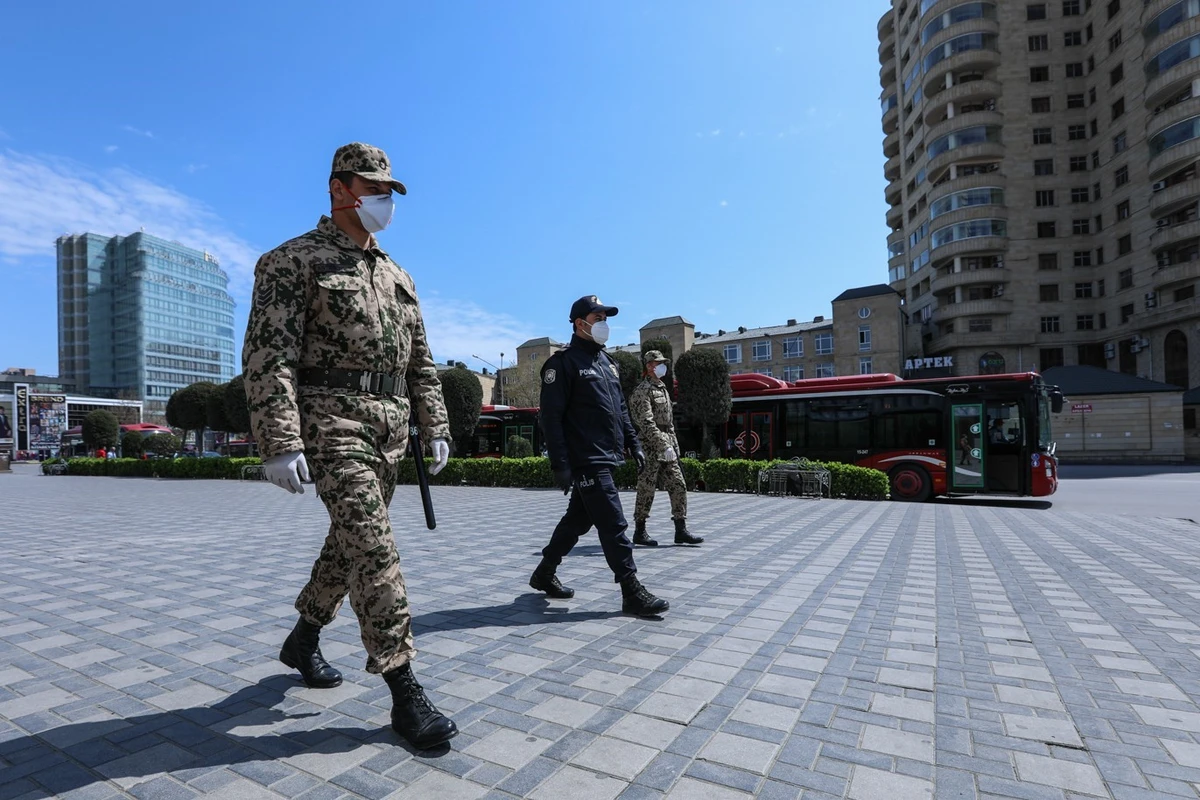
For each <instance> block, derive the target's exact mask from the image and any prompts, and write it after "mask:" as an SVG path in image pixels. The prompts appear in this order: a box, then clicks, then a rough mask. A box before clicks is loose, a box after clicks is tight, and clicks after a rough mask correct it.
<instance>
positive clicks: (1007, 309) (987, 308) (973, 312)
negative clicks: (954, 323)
mask: <svg viewBox="0 0 1200 800" xmlns="http://www.w3.org/2000/svg"><path fill="white" fill-rule="evenodd" d="M1012 306H1013V301H1012V300H1008V299H1006V298H1003V297H993V298H991V299H990V300H964V301H963V302H961V303H951V304H950V305H942V304H940V303H939V304H938V309H937V318H938V321H940V322H945V321H948V320H952V319H959V318H960V317H989V316H999V315H1004V314H1011V313H1012Z"/></svg>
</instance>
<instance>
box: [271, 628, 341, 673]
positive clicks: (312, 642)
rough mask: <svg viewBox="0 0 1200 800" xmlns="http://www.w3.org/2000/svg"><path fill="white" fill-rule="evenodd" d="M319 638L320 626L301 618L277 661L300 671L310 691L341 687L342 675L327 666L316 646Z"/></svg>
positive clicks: (284, 643)
mask: <svg viewBox="0 0 1200 800" xmlns="http://www.w3.org/2000/svg"><path fill="white" fill-rule="evenodd" d="M320 637H321V626H320V625H313V624H312V623H311V622H308V621H306V620H305V619H304V617H301V618H300V620H299V621H298V622H297V623H296V627H295V628H292V632H291V633H289V634H288V637H287V639H284V641H283V649H282V650H280V651H279V660H280V661H282V662H283V663H284V665H286V666H289V667H291V668H292V669H298V670H300V675H301V677H303V678H304V683H305V684H306V685H307V686H308V687H309V688H310V689H332V688H333V687H334V686H341V685H342V673H340V672H338V671H337V670H336V669H334V668H333V667H331V666H330V665H329V662H328V661H326V660H325V656H323V655H321V648H320V647H319V646H318V645H317V642H318V640H319V639H320Z"/></svg>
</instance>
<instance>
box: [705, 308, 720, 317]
mask: <svg viewBox="0 0 1200 800" xmlns="http://www.w3.org/2000/svg"><path fill="white" fill-rule="evenodd" d="M704 313H705V314H709V315H711V316H714V317H715V316H716V315H717V310H716V309H715V308H706V309H704Z"/></svg>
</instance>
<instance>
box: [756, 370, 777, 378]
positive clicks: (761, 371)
mask: <svg viewBox="0 0 1200 800" xmlns="http://www.w3.org/2000/svg"><path fill="white" fill-rule="evenodd" d="M758 374H759V375H766V376H767V377H768V378H774V377H775V373H774V372H772V371H771V368H770V367H763V368H762V369H760V370H759V371H758Z"/></svg>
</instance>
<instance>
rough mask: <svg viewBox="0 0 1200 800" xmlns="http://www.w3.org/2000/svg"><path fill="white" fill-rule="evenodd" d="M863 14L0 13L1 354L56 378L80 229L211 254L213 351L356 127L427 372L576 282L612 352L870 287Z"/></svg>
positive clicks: (552, 7) (871, 219)
mask: <svg viewBox="0 0 1200 800" xmlns="http://www.w3.org/2000/svg"><path fill="white" fill-rule="evenodd" d="M184 5H186V6H187V8H182V6H184ZM171 6H181V8H179V9H178V10H172V9H171V8H170V7H171ZM888 6H889V4H888V2H887V0H845V1H844V2H839V3H816V2H810V1H809V0H779V1H777V2H772V1H768V0H759V1H758V2H732V1H730V2H705V1H704V0H688V2H683V0H679V1H678V2H633V0H620V1H619V2H595V1H593V0H580V1H579V2H559V1H558V0H553V1H551V0H545V1H544V2H542V1H539V2H533V1H530V0H513V1H512V2H504V3H500V2H453V3H435V2H423V3H418V2H403V3H374V4H368V5H360V6H342V7H338V10H334V9H335V6H334V5H333V4H330V3H316V2H307V0H289V2H287V3H284V2H270V3H269V2H255V3H245V2H239V3H233V2H226V1H225V0H217V1H216V2H208V3H204V4H192V3H188V4H167V3H160V2H120V1H118V2H112V3H92V2H83V0H74V2H68V3H53V4H47V3H42V4H38V3H25V4H16V5H15V6H13V7H12V8H9V9H7V10H6V12H5V28H6V29H7V30H8V31H10V32H12V31H17V32H23V33H20V35H17V36H9V37H6V42H5V47H4V49H3V50H2V51H0V67H2V68H3V74H5V75H8V76H10V78H15V79H10V80H6V81H4V82H3V83H2V84H0V285H2V286H3V287H4V289H3V291H2V292H0V297H3V298H4V302H3V306H4V313H3V324H2V325H0V369H3V368H4V367H9V366H23V367H34V368H36V369H37V370H38V372H39V373H44V374H56V373H57V371H58V364H57V342H56V325H55V313H56V312H55V278H54V239H55V238H56V237H57V236H58V235H60V234H62V233H82V232H84V231H92V232H96V233H103V234H128V233H131V232H133V231H136V230H137V229H138V228H139V227H145V229H146V230H147V232H149V233H153V234H156V235H160V236H164V237H165V238H169V239H176V240H179V241H182V242H184V243H185V244H189V245H192V246H197V247H204V248H207V249H209V250H210V251H212V252H215V253H216V254H217V255H218V256H219V257H220V258H221V261H222V266H223V267H224V268H225V269H226V270H227V271H228V272H229V273H230V275H231V278H232V281H231V285H230V291H231V293H232V294H233V295H234V297H235V299H236V300H237V302H238V308H237V313H236V335H237V337H238V348H239V350H240V345H241V335H242V332H243V331H244V326H245V317H246V310H247V299H248V297H249V290H250V287H251V283H252V278H253V267H254V261H255V260H256V259H257V257H258V255H259V254H260V253H262V252H263V251H265V250H268V249H270V248H271V247H274V246H275V245H277V244H279V243H280V242H282V241H285V240H287V239H289V238H291V237H293V236H295V235H298V234H299V233H302V232H304V231H305V230H308V229H309V228H311V227H312V226H313V225H314V224H315V223H316V221H317V219H318V217H319V216H320V215H321V214H322V213H324V212H325V211H326V210H327V209H328V197H327V195H326V194H325V188H326V179H327V177H328V172H329V165H330V159H331V157H332V154H333V151H334V149H336V148H337V146H338V145H341V144H343V143H345V142H349V141H355V140H358V141H365V142H370V143H372V144H375V145H378V146H380V147H383V148H384V149H385V150H387V152H388V153H389V155H390V156H391V158H392V163H393V170H394V173H395V174H396V176H397V177H398V178H399V179H400V180H403V181H404V182H405V183H406V184H407V186H408V189H409V194H408V196H407V197H403V198H397V200H398V202H397V210H396V216H395V219H394V221H393V223H392V226H391V227H390V228H389V229H388V230H387V231H385V232H384V233H383V234H382V235H381V236H380V241H381V242H382V244H383V246H384V248H385V249H387V250H388V252H389V253H390V254H391V255H392V257H393V258H394V259H395V260H396V261H397V262H398V263H400V264H401V265H402V266H404V267H405V268H406V269H408V270H409V272H411V273H412V275H413V277H414V279H415V280H416V284H417V289H418V292H419V294H420V295H421V299H422V305H423V308H424V311H425V317H426V324H427V327H428V329H429V338H430V344H431V346H432V347H433V350H434V354H435V356H436V357H437V358H438V359H439V360H447V359H451V358H457V359H460V360H464V361H467V362H468V363H469V364H470V365H471V366H473V367H480V366H482V364H481V363H480V362H479V361H477V360H475V359H473V358H471V355H472V354H475V353H478V354H479V355H481V356H482V357H483V358H485V359H487V360H489V361H491V362H493V363H498V362H499V359H500V353H501V352H503V353H505V360H506V362H507V361H511V359H512V356H513V354H514V351H515V348H516V345H517V344H519V343H520V342H521V341H523V340H524V339H526V338H529V337H533V336H546V335H549V336H553V337H555V338H558V339H560V340H565V339H566V337H567V336H569V326H568V323H567V321H566V317H567V312H568V309H569V308H570V304H571V302H572V301H573V300H574V299H575V298H577V297H579V296H580V295H583V294H591V293H596V294H598V295H599V296H600V297H601V299H602V300H604V301H605V302H607V303H611V304H616V305H619V306H620V307H621V314H620V315H619V316H618V317H616V318H614V319H613V320H612V321H611V323H612V327H613V336H612V339H611V341H612V343H626V342H632V341H636V340H637V338H638V334H637V329H638V328H639V327H640V326H641V325H643V324H644V323H645V322H647V321H649V320H650V319H652V318H654V317H660V316H670V315H674V314H682V315H683V316H685V317H687V318H688V319H690V320H691V321H692V322H694V323H695V324H696V327H697V330H699V331H713V332H715V331H716V330H717V329H718V328H725V329H729V328H736V327H737V326H739V325H745V326H747V327H754V326H758V325H769V324H781V323H783V322H784V321H786V320H787V319H789V318H797V319H805V318H808V319H811V318H812V317H813V316H815V315H818V314H824V315H826V316H827V315H828V314H829V312H830V301H831V300H832V299H833V298H834V297H835V296H836V295H837V294H839V293H840V292H841V291H842V290H844V289H846V288H850V287H853V286H862V285H868V284H874V283H884V282H886V281H887V261H886V236H887V228H886V226H885V224H884V213H885V211H886V205H885V203H884V200H883V189H884V185H885V181H884V179H883V169H882V168H883V161H884V159H883V155H882V150H881V142H882V138H883V134H882V132H881V129H880V124H879V120H880V107H879V99H878V98H879V94H880V86H879V80H878V75H879V62H878V56H877V49H878V39H877V36H876V22H877V21H878V19H879V17H880V15H881V14H882V13H883V12H884V11H885V10H886V9H887V8H888ZM16 76H19V77H16Z"/></svg>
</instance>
